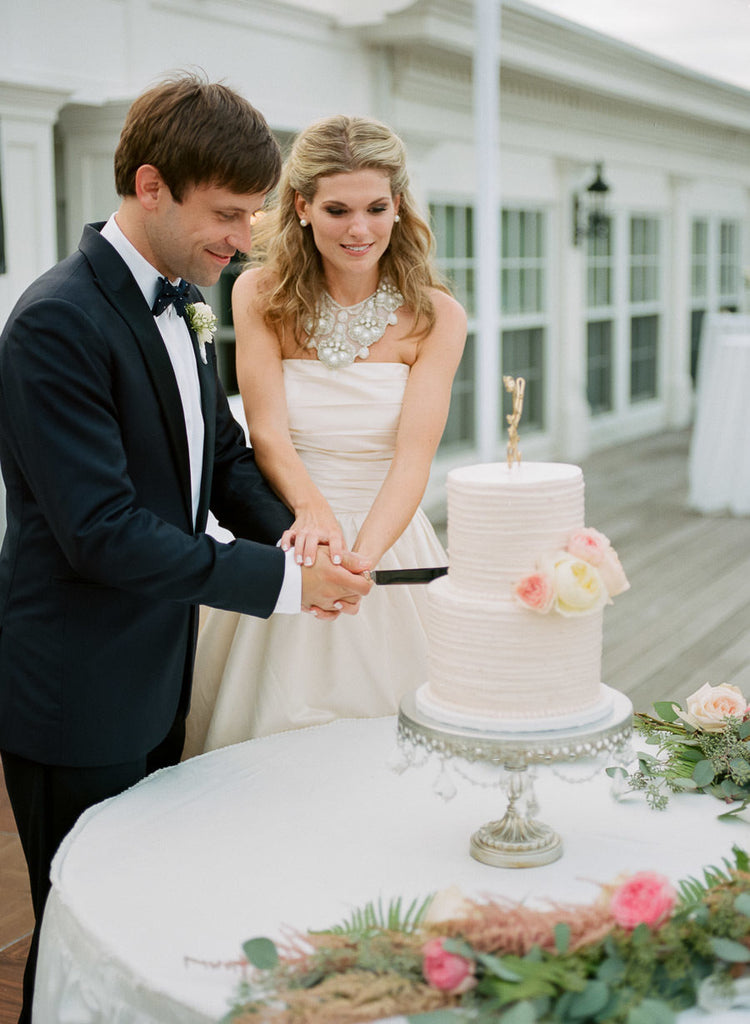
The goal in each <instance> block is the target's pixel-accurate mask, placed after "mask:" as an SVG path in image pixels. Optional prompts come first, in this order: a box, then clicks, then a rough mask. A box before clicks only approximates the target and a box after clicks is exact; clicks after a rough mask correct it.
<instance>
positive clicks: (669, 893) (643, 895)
mask: <svg viewBox="0 0 750 1024" xmlns="http://www.w3.org/2000/svg"><path fill="white" fill-rule="evenodd" d="M676 900H677V894H676V893H675V891H674V889H673V888H672V886H671V884H670V882H669V879H668V878H665V877H664V876H663V875H657V874H655V873H654V872H653V871H639V872H638V874H635V875H633V876H632V877H631V878H629V879H628V880H627V881H626V882H623V884H622V885H621V886H619V887H618V888H617V889H616V890H615V892H614V893H613V895H612V902H611V903H610V909H611V911H612V916H613V917H614V919H615V921H616V922H617V923H618V924H619V926H620V927H621V928H626V929H627V930H628V931H632V930H633V928H635V927H636V926H637V925H639V924H646V925H648V926H649V928H656V927H658V926H659V925H660V924H661V923H662V922H663V921H666V919H667V918H668V917H669V915H670V914H671V913H672V908H673V907H674V905H675V902H676Z"/></svg>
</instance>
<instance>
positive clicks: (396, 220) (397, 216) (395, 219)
mask: <svg viewBox="0 0 750 1024" xmlns="http://www.w3.org/2000/svg"><path fill="white" fill-rule="evenodd" d="M400 220H401V218H400V217H399V215H398V214H396V216H395V217H394V218H393V221H394V223H395V224H398V222H399V221H400Z"/></svg>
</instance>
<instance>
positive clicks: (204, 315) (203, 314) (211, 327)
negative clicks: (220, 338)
mask: <svg viewBox="0 0 750 1024" xmlns="http://www.w3.org/2000/svg"><path fill="white" fill-rule="evenodd" d="M185 311H186V312H187V315H188V318H189V320H190V326H191V327H192V329H193V330H194V331H195V333H196V336H197V338H198V347H199V348H200V352H201V359H202V360H203V362H204V363H207V362H208V360H207V359H206V345H210V344H211V343H212V342H213V340H214V334H215V333H216V328H217V327H218V326H219V321H218V320H217V319H216V315H215V313H214V311H213V310H212V309H211V307H210V306H209V305H208V303H207V302H193V303H191V304H190V305H189V306H186V307H185Z"/></svg>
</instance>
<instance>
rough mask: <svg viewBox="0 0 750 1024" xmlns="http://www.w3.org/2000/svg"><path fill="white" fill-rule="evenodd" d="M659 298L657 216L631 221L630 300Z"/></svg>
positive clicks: (647, 300) (632, 219)
mask: <svg viewBox="0 0 750 1024" xmlns="http://www.w3.org/2000/svg"><path fill="white" fill-rule="evenodd" d="M658 298H659V222H658V221H657V220H656V218H655V217H633V218H631V221H630V301H631V302H634V303H639V302H654V301H656V300H657V299H658Z"/></svg>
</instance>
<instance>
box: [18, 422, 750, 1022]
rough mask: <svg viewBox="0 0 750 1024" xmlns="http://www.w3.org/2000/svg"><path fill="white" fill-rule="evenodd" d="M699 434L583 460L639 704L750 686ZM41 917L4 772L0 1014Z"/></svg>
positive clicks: (625, 686)
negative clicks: (700, 509)
mask: <svg viewBox="0 0 750 1024" xmlns="http://www.w3.org/2000/svg"><path fill="white" fill-rule="evenodd" d="M689 440H690V438H689V433H688V432H687V431H682V432H676V433H666V434H660V435H658V436H656V437H653V438H648V439H645V440H641V441H638V442H636V443H633V444H626V445H622V446H621V447H617V448H613V449H609V450H607V451H606V452H600V453H597V454H595V455H592V456H591V457H590V458H588V459H586V460H585V461H584V463H583V470H584V477H585V481H586V523H587V525H589V526H595V527H596V528H597V529H599V530H601V531H602V532H603V533H606V534H607V536H608V537H609V538H610V540H611V541H612V543H613V544H614V546H615V548H616V549H617V552H618V554H619V555H620V559H621V561H622V563H623V566H624V568H625V571H626V572H627V574H628V577H629V579H630V583H631V589H630V590H629V591H628V592H627V593H625V594H622V595H621V596H620V597H618V598H617V599H616V601H615V603H614V605H613V606H612V607H610V608H607V609H606V611H605V616H604V665H603V679H604V682H605V683H607V684H608V685H610V686H612V687H614V688H615V689H618V690H621V691H623V692H624V693H627V694H628V695H629V696H630V697H631V699H632V700H633V703H634V705H635V708H636V710H638V711H646V710H649V709H650V706H651V704H652V702H653V701H654V700H661V699H668V698H675V699H680V698H684V697H685V696H687V695H688V694H689V693H692V692H693V690H695V689H697V688H698V687H699V686H700V685H701V684H702V683H704V682H711V683H721V682H734V683H736V684H737V685H738V686H739V687H740V688H741V689H742V690H743V692H744V693H745V694H747V695H750V517H748V518H735V517H733V516H728V515H727V516H710V517H706V516H700V515H697V514H695V513H693V512H691V511H690V510H689V509H688V508H687V504H686V498H687V459H688V447H689ZM31 921H32V917H31V909H30V905H29V896H28V886H27V883H26V879H25V871H24V868H23V860H22V855H21V850H20V845H19V843H18V836H17V834H16V833H15V825H14V823H13V820H12V815H11V813H10V808H9V807H8V804H7V796H6V794H5V791H4V786H3V785H2V775H1V773H0V1024H6V1022H7V1024H11V1022H12V1021H14V1020H16V1018H17V1014H18V1009H19V1006H20V976H21V970H22V964H23V960H24V958H25V954H26V949H27V947H28V934H29V931H30V929H31Z"/></svg>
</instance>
